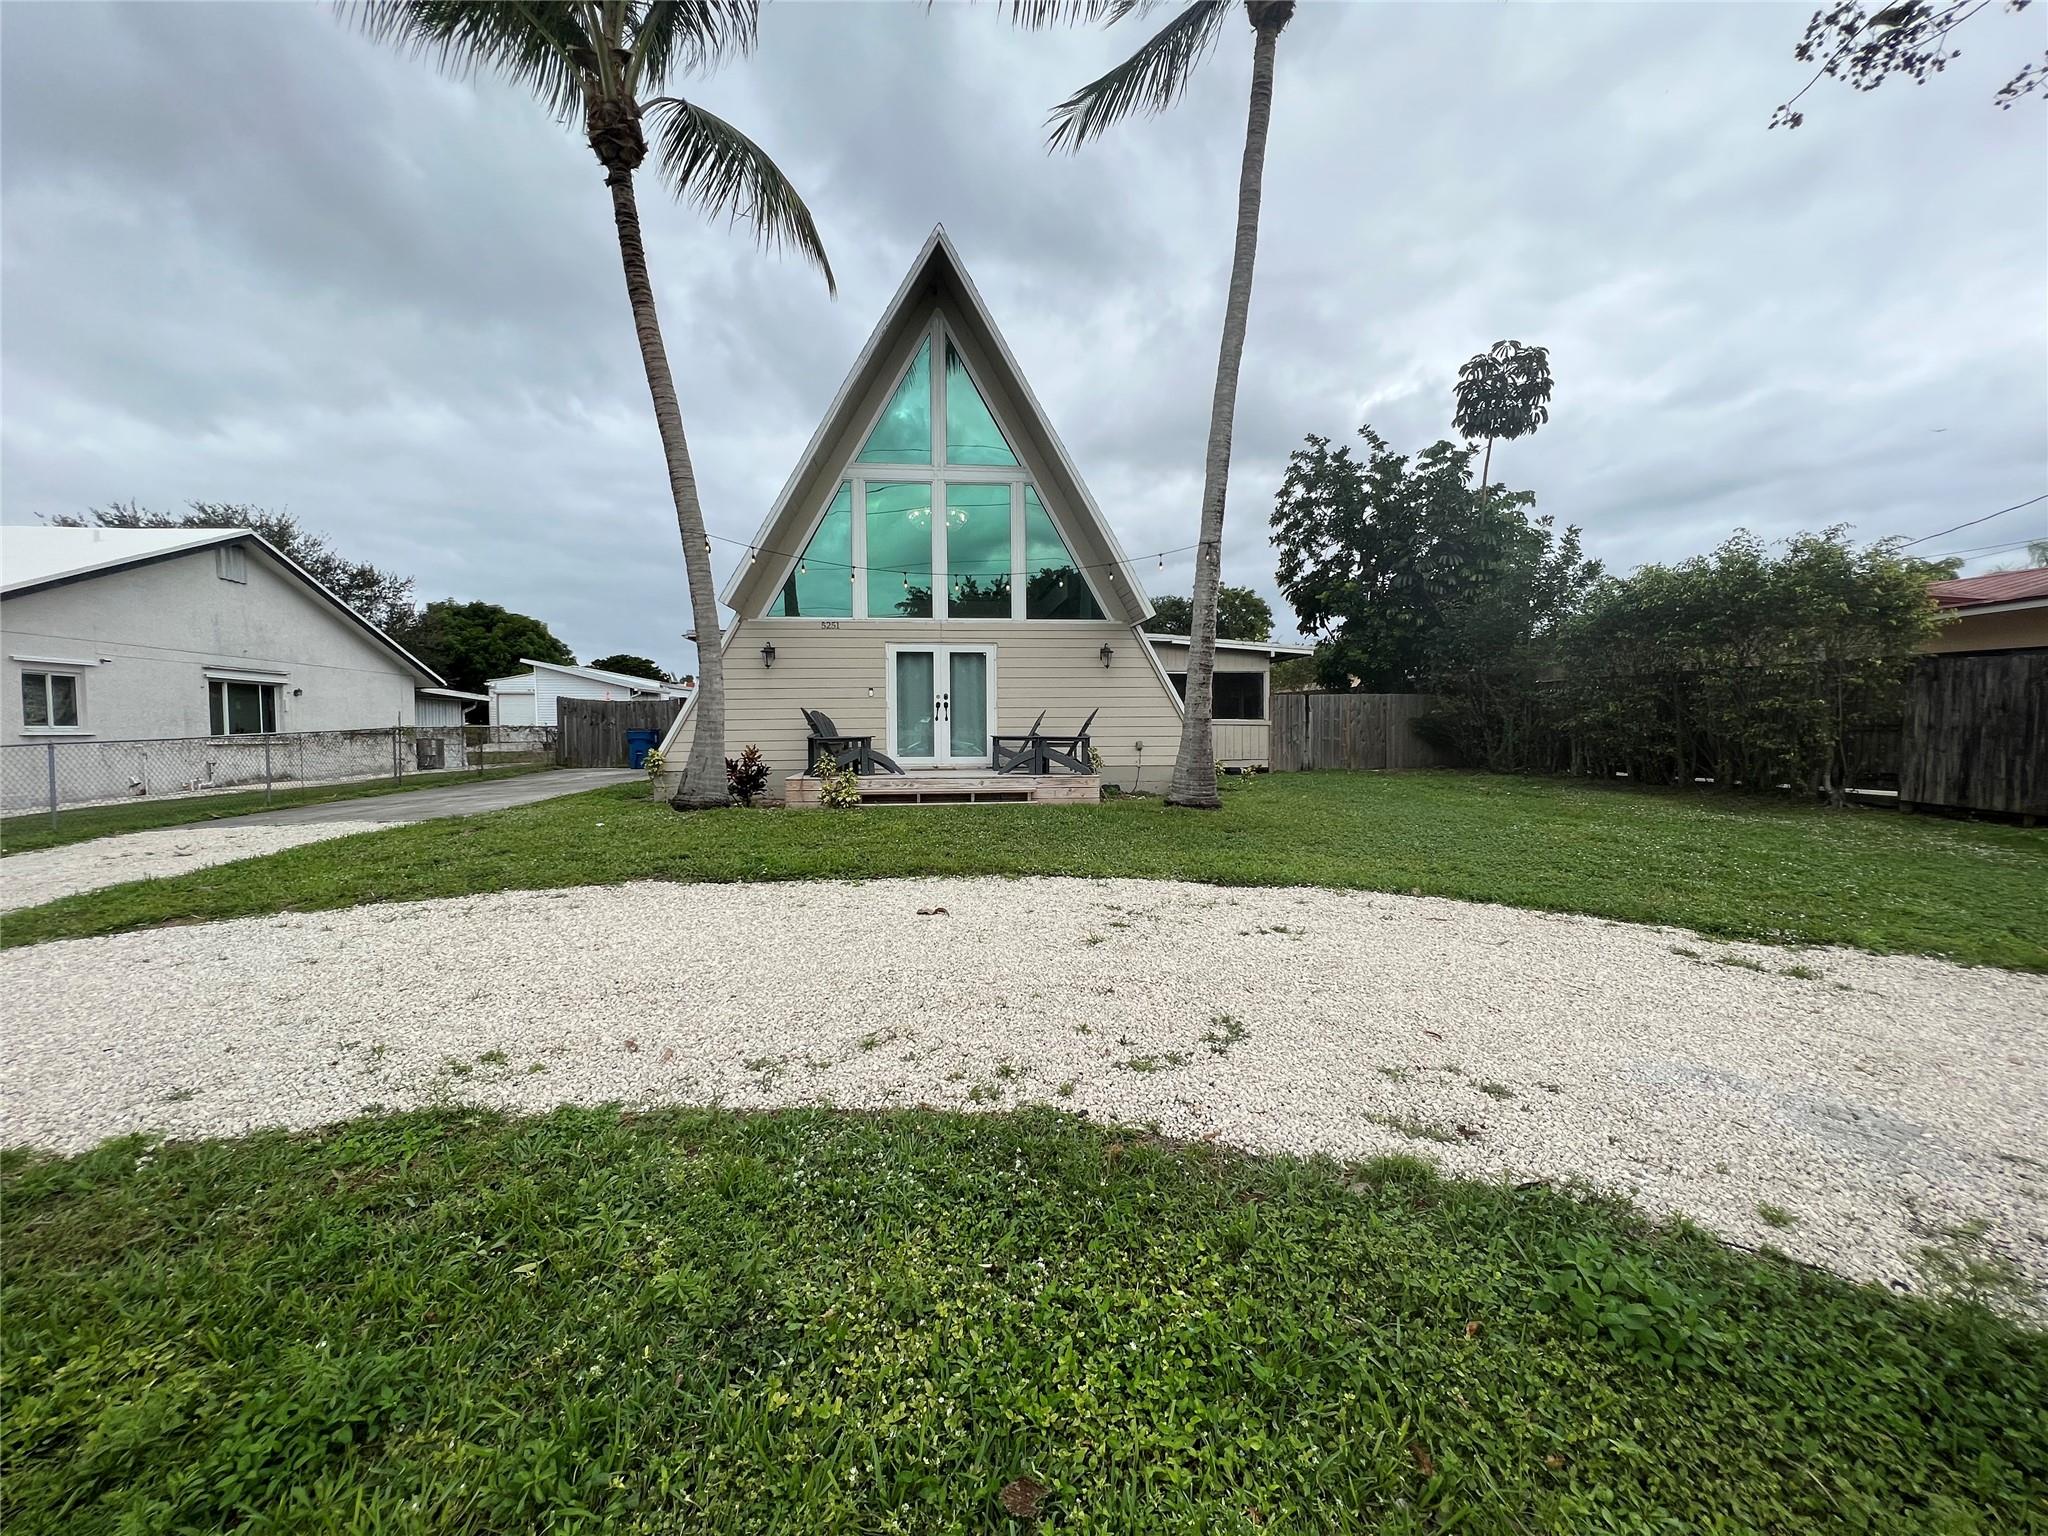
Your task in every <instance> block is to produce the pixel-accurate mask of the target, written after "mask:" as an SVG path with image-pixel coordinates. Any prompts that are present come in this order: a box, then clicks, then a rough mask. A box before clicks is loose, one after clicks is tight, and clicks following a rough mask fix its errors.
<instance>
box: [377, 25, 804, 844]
mask: <svg viewBox="0 0 2048 1536" xmlns="http://www.w3.org/2000/svg"><path fill="white" fill-rule="evenodd" d="M760 10H761V7H760V0H579V3H575V4H558V3H551V0H510V3H486V0H383V3H376V0H373V3H369V4H363V5H359V6H356V7H355V8H354V15H355V17H356V20H357V22H358V23H359V24H360V25H361V26H362V27H363V29H364V30H365V31H366V32H368V33H369V34H370V35H371V36H373V37H377V38H381V39H383V40H385V41H388V42H392V43H395V44H397V45H399V46H400V47H403V48H407V49H410V50H412V51H414V52H417V53H422V54H425V55H428V56H430V57H432V58H433V59H435V60H436V61H437V62H438V63H439V64H440V65H441V67H442V68H444V69H446V70H448V71H450V72H451V73H454V74H458V75H468V74H473V73H475V72H477V71H479V70H490V71H494V72H496V73H498V74H500V75H503V76H505V77H506V78H507V79H509V80H511V81H513V82H514V83H515V84H518V85H523V86H525V87H527V88H528V89H529V90H531V91H532V92H533V93H534V94H535V95H537V96H539V97H540V98H541V100H542V101H543V102H545V103H546V104H547V106H548V107H550V108H551V109H552V110H553V111H554V113H555V115H556V116H557V117H558V118H560V119H561V120H562V121H563V122H565V123H570V124H575V123H580V124H581V125H582V127H583V131H584V134H585V137H586V138H587V140H588V142H589V144H590V148H591V152H592V153H593V154H595V155H596V156H597V162H598V164H599V165H600V166H602V167H603V168H604V182H605V185H606V186H607V187H608V188H610V190H611V199H612V222H613V224H614V225H615V226H616V228H617V230H618V239H619V259H620V261H621V262H622V263H623V265H624V267H625V272H626V297H627V300H628V301H629V302H630V303H631V305H632V309H633V330H634V333H635V334H636V335H637V336H638V338H639V342H640V362H641V365H642V367H643V368H644V369H645V370H646V373H647V392H648V394H649V395H650V396H651V397H652V398H653V402H654V422H655V426H656V428H657V429H658V430H659V432H660V434H661V446H662V451H663V453H664V454H665V455H666V456H667V459H668V484H669V494H670V496H671V497H672V498H673V499H674V501H675V508H676V528H677V531H678V532H679V533H680V534H681V535H682V540H683V568H684V571H685V572H686V574H687V576H688V581H689V592H690V616H691V619H692V620H693V622H694V627H695V629H696V632H697V633H698V634H699V635H700V636H702V637H703V640H702V642H701V643H700V644H699V646H698V648H697V694H696V702H695V703H694V704H693V705H692V706H691V708H692V710H693V711H694V712H695V715H696V721H697V723H696V732H695V736H694V738H693V740H692V741H691V744H690V756H689V760H688V762H687V763H686V764H685V765H684V767H683V774H682V782H681V784H680V786H679V787H678V788H677V790H676V794H675V798H674V799H673V800H672V801H671V802H670V803H671V804H673V805H674V806H675V807H676V808H677V809H678V810H691V809H696V808H698V807H703V806H713V805H724V804H725V803H726V781H725V667H724V664H723V663H722V661H721V660H720V658H719V652H718V635H719V624H718V595H717V592H716V590H715V589H714V588H713V587H712V585H711V541H710V540H709V539H708V538H707V537H706V536H705V532H704V510H703V507H702V505H701V504H700V503H699V501H698V498H697V475H696V471H695V470H694V469H693V468H692V466H691V463H690V444H689V439H688V438H687V437H686V436H685V435H684V432H683V413H682V408H681V406H680V405H678V403H677V400H676V385H675V378H674V376H673V375H672V374H671V373H670V371H669V363H668V349H667V348H666V347H665V346H664V345H663V343H662V336H661V321H660V318H659V316H658V315H657V314H656V312H655V307H654V286H653V284H652V282H651V281H650V280H649V278H648V275H647V251H646V247H645V244H644V243H643V241H642V239H641V234H640V206H639V203H638V201H637V199H636V197H635V195H634V188H633V177H634V173H635V172H637V171H638V170H639V169H640V167H641V166H642V165H643V164H645V163H646V160H647V158H648V156H649V154H652V155H653V156H654V159H655V167H656V171H657V173H658V174H659V176H660V178H661V180H662V181H663V183H664V184H665V185H666V186H667V187H668V189H669V190H670V191H671V192H672V193H674V195H676V196H677V197H681V198H686V199H688V200H689V201H690V202H692V203H694V204H695V205H696V206H697V207H698V208H699V209H701V210H702V211H703V212H704V213H705V214H706V215H707V216H710V217H716V216H718V215H720V214H723V215H726V216H728V217H731V218H740V219H746V220H747V221H749V222H750V223H751V224H752V225H753V228H754V234H755V237H756V239H757V240H758V241H759V242H760V244H761V245H762V246H764V247H766V248H768V249H776V248H779V247H781V246H783V245H785V244H787V245H790V246H793V247H795V249H796V250H797V252H798V253H799V254H801V255H802V256H804V257H806V258H808V259H809V260H810V261H811V262H812V263H814V264H815V265H816V266H817V268H818V270H819V271H820V272H822V273H823V274H824V276H825V284H826V287H827V288H828V289H831V290H832V291H834V292H837V285H836V284H835V283H834V281H833V277H832V267H831V263H830V262H829V261H827V260H826V257H825V245H824V241H823V240H822V239H820V238H819V235H818V228H817V225H816V223H815V222H814V221H813V220H812V218H811V211H810V209H808V208H806V207H805V206H804V201H803V199H802V198H801V197H799V196H798V195H797V192H796V189H795V188H794V187H793V186H791V185H790V183H789V179H788V178H787V177H786V176H784V175H783V174H782V172H781V170H780V169H778V168H777V166H776V164H775V162H774V161H773V160H771V159H770V158H769V157H768V154H767V151H765V150H763V149H762V148H761V146H760V145H758V144H756V143H755V142H754V141H753V140H752V139H750V138H748V137H747V136H746V135H745V134H743V133H741V132H740V131H739V130H738V129H737V128H735V127H733V125H732V124H730V123H728V122H726V121H725V120H724V119H723V118H720V117H717V116H715V115H714V114H712V113H710V112H707V111H706V110H705V109H704V108H703V107H701V106H699V105H697V104H696V103H695V102H692V101H687V100H685V99H684V98H682V97H680V96H673V95H663V94H660V92H661V91H662V90H663V88H664V87H665V86H666V85H667V84H668V83H669V81H670V80H671V79H672V78H673V77H675V76H677V75H680V74H687V73H690V72H692V71H697V70H702V69H706V68H709V67H710V66H712V65H714V64H717V63H719V62H721V61H722V60H725V59H728V58H731V57H733V56H734V55H736V54H743V53H746V52H748V51H750V50H751V49H752V48H753V46H754V41H755V37H756V34H757V28H758V24H759V20H760ZM650 135H651V137H652V141H653V142H652V144H651V145H650V143H649V138H650Z"/></svg>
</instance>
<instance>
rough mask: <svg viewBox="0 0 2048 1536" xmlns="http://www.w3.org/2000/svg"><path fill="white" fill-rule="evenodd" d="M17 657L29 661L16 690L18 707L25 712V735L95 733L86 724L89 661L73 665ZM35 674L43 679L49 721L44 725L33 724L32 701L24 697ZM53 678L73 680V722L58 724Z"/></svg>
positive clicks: (15, 695) (23, 733)
mask: <svg viewBox="0 0 2048 1536" xmlns="http://www.w3.org/2000/svg"><path fill="white" fill-rule="evenodd" d="M17 660H22V661H25V662H27V664H26V665H24V666H23V667H22V669H21V676H20V681H19V682H18V683H17V684H16V687H15V691H14V707H15V708H16V709H18V710H20V711H21V734H22V735H24V736H89V735H91V734H92V731H91V729H90V728H89V727H88V726H87V725H86V723H85V722H86V714H85V672H84V670H83V668H84V666H85V663H83V662H80V663H77V664H75V665H70V664H61V663H56V662H47V661H27V658H17ZM32 677H40V678H41V679H42V680H43V715H44V720H45V723H44V724H42V725H30V724H29V723H28V703H27V700H26V699H25V698H24V697H23V685H25V684H26V683H27V681H28V679H30V678H32ZM53 677H68V678H70V679H71V709H72V714H73V715H74V716H75V718H74V719H73V721H72V723H71V724H69V725H58V724H56V723H55V720H54V718H53V717H54V716H55V714H56V711H55V709H54V708H52V705H53V704H54V703H55V700H54V699H52V697H51V690H50V679H51V678H53Z"/></svg>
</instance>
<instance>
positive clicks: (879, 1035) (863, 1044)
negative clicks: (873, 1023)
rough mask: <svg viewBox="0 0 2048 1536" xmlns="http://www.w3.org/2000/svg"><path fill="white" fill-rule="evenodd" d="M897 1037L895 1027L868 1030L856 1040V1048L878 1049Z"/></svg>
mask: <svg viewBox="0 0 2048 1536" xmlns="http://www.w3.org/2000/svg"><path fill="white" fill-rule="evenodd" d="M895 1038H896V1031H895V1030H893V1029H874V1030H870V1031H868V1033H866V1034H864V1035H862V1036H861V1037H860V1039H858V1040H856V1041H855V1042H854V1049H855V1050H858V1051H863V1052H866V1051H872V1050H878V1049H880V1048H881V1047H882V1046H885V1045H887V1044H889V1043H890V1042H891V1041H892V1040H894V1039H895Z"/></svg>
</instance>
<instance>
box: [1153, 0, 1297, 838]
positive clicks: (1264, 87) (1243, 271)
mask: <svg viewBox="0 0 2048 1536" xmlns="http://www.w3.org/2000/svg"><path fill="white" fill-rule="evenodd" d="M1293 9H1294V8H1293V6H1291V5H1286V6H1281V5H1272V6H1266V7H1263V8H1260V7H1254V8H1252V25H1253V27H1254V28H1255V31H1254V33H1253V37H1254V42H1253V45H1252V96H1251V108H1250V111H1249V113H1248V114H1247V117H1246V120H1245V129H1244V165H1243V167H1242V168H1241V169H1240V170H1239V172H1238V178H1237V249H1236V251H1235V252H1234V254H1233V255H1232V257H1231V261H1230V297H1229V299H1228V301H1227V302H1226V303H1225V305H1224V309H1223V344H1222V347H1221V349H1220V350H1219V352H1218V355H1217V358H1216V393H1215V395H1214V397H1213V398H1212V399H1211V401H1210V403H1209V456H1208V462H1207V464H1206V465H1205V466H1204V467H1203V472H1202V542H1201V544H1200V545H1199V546H1198V547H1197V548H1196V550H1195V601H1194V613H1193V618H1192V622H1191V623H1190V624H1189V625H1188V630H1189V634H1188V691H1187V711H1186V713H1185V715H1184V716H1183V718H1182V720H1181V727H1180V755H1179V756H1178V757H1176V758H1175V759H1174V764H1173V784H1172V786H1171V787H1170V788H1169V789H1168V790H1167V792H1166V803H1167V804H1168V805H1185V806H1193V807H1196V808H1198V809H1201V810H1218V809H1221V807H1222V805H1223V797H1222V796H1221V795H1219V794H1218V793H1217V792H1216V741H1215V736H1214V732H1213V728H1212V726H1211V720H1212V719H1213V717H1214V715H1215V707H1216V688H1215V677H1216V601H1217V590H1218V587H1219V585H1220V583H1221V581H1222V579H1223V501H1224V494H1225V492H1226V491H1227V489H1228V488H1229V484H1230V433H1231V428H1232V426H1233V425H1234V423H1235V419H1236V415H1237V372H1238V365H1239V364H1240V363H1241V362H1242V361H1243V360H1244V334H1245V327H1246V324H1247V322H1248V321H1249V319H1250V317H1251V307H1252V264H1253V262H1254V261H1255V260H1256V259H1257V257H1258V253H1259V199H1260V195H1261V192H1262V190H1263V183H1264V180H1265V174H1266V129H1267V127H1268V125H1269V124H1270V123H1271V122H1272V119H1273V55H1274V52H1275V50H1276V45H1277V44H1278V43H1279V41H1280V29H1281V28H1282V27H1284V26H1286V25H1287V20H1288V17H1289V16H1290V15H1291V14H1292V13H1293Z"/></svg>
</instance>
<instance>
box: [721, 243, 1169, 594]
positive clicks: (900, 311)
mask: <svg viewBox="0 0 2048 1536" xmlns="http://www.w3.org/2000/svg"><path fill="white" fill-rule="evenodd" d="M934 309H937V310H938V311H939V312H940V313H941V314H942V315H943V316H944V317H945V318H946V320H947V322H948V329H949V332H950V333H951V334H952V335H953V336H954V337H955V339H956V340H957V341H958V342H959V343H960V345H961V347H962V350H963V352H964V353H965V354H966V361H967V363H968V364H969V366H970V367H971V368H972V370H973V374H974V378H975V381H976V383H977V384H978V385H979V386H980V388H981V390H982V391H983V392H984V394H986V395H988V396H990V397H992V398H990V399H989V400H988V404H989V406H990V408H991V409H992V410H993V411H994V414H995V418H996V420H997V421H998V422H1000V423H1002V424H1003V425H1004V426H1005V427H1006V428H1007V429H1008V431H1009V433H1010V434H1013V435H1014V436H1015V437H1016V438H1017V439H1018V441H1016V442H1014V443H1012V444H1011V445H1010V446H1011V447H1012V448H1013V449H1014V451H1015V452H1016V454H1017V457H1018V459H1019V460H1020V461H1021V463H1022V465H1023V467H1024V468H1025V469H1026V470H1027V471H1029V473H1030V475H1031V477H1032V479H1033V480H1034V481H1035V482H1036V483H1037V484H1038V486H1039V488H1040V494H1041V495H1042V496H1044V497H1046V498H1047V499H1048V500H1049V501H1050V502H1051V503H1052V505H1053V507H1054V509H1055V511H1056V512H1057V514H1058V515H1059V517H1060V521H1061V524H1062V526H1063V528H1064V530H1065V532H1066V533H1067V534H1068V535H1069V536H1070V538H1071V539H1072V541H1073V543H1074V544H1075V545H1076V546H1077V547H1076V548H1075V549H1074V550H1073V557H1074V559H1075V560H1076V561H1078V562H1079V563H1080V564H1081V565H1082V566H1083V567H1084V568H1087V569H1090V570H1093V571H1095V572H1097V573H1098V575H1099V576H1102V577H1107V576H1110V575H1111V574H1112V573H1114V576H1115V579H1114V580H1095V581H1092V582H1091V583H1090V584H1091V585H1092V586H1093V587H1094V589H1095V592H1096V594H1097V596H1098V598H1099V600H1100V601H1101V602H1102V603H1103V605H1104V612H1105V613H1106V614H1107V615H1108V617H1110V618H1112V619H1115V620H1117V621H1119V622H1122V623H1128V624H1140V623H1143V622H1144V621H1145V620H1146V619H1148V618H1150V617H1151V616H1152V604H1151V602H1150V600H1148V599H1147V598H1146V596H1145V589H1144V585H1143V583H1142V582H1140V581H1138V580H1137V579H1136V578H1135V575H1134V573H1133V571H1132V569H1131V563H1130V558H1129V557H1128V556H1127V555H1125V553H1124V551H1123V548H1122V546H1121V545H1119V544H1118V543H1117V538H1116V533H1115V531H1114V530H1113V529H1112V528H1111V527H1110V526H1109V524H1108V523H1107V522H1106V521H1105V520H1104V518H1103V516H1102V511H1101V509H1100V508H1099V507H1097V506H1096V504H1095V498H1094V497H1093V496H1091V495H1090V494H1089V492H1088V487H1087V485H1086V483H1085V482H1084V481H1083V480H1082V479H1081V472H1080V471H1079V470H1078V469H1076V468H1075V467H1074V461H1073V460H1072V458H1071V457H1069V456H1068V453H1067V450H1066V447H1065V445H1064V444H1062V443H1061V442H1060V439H1059V434H1058V433H1057V432H1055V431H1054V430H1053V427H1052V423H1051V421H1050V420H1048V419H1047V417H1046V414H1045V410H1044V408H1043V407H1042V406H1040V405H1039V403H1038V397H1037V396H1036V395H1034V394H1032V392H1031V386H1030V384H1029V383H1028V382H1026V380H1025V378H1024V374H1023V371H1022V370H1021V369H1019V368H1018V366H1017V359H1016V358H1015V356H1013V355H1012V354H1011V352H1010V347H1009V343H1008V342H1006V341H1004V340H1003V334H1002V332H1001V331H1000V330H998V329H997V328H996V323H995V320H994V318H993V317H992V316H991V315H990V314H989V312H988V306H987V305H986V304H985V303H983V302H982V297H981V294H980V293H979V292H978V291H977V290H976V288H975V286H974V280H973V279H972V278H970V277H969V276H968V275H967V268H966V267H965V266H964V265H963V264H962V263H961V260H960V253H959V252H958V251H957V250H955V249H954V246H953V242H952V240H951V239H950V238H949V237H948V236H947V234H946V230H945V226H943V225H935V226H933V229H932V232H931V235H930V237H929V238H928V239H927V240H926V241H925V243H924V245H923V247H922V249H920V250H919V251H918V253H917V258H916V259H915V260H914V261H912V262H911V264H910V270H909V271H908V272H906V273H905V274H904V276H903V281H902V283H901V284H899V285H898V286H897V289H896V294H895V297H893V298H892V299H890V300H889V305H888V307H887V308H886V309H885V310H883V312H882V318H881V319H880V320H879V321H878V322H877V323H876V325H875V328H874V331H873V332H872V333H871V334H870V335H869V337H868V339H867V343H866V345H864V346H863V347H862V348H861V350H860V353H859V355H858V356H857V357H855V359H854V362H853V367H852V369H851V371H849V372H848V374H847V375H846V379H845V382H844V383H842V384H841V385H840V386H839V392H838V394H836V395H834V396H833V398H832V404H831V405H830V407H828V408H827V410H826V412H825V418H824V420H822V421H820V422H819V423H818V429H817V431H815V432H813V433H812V434H811V440H810V442H809V443H808V444H807V445H806V446H805V448H804V451H803V453H802V455H801V456H799V458H798V459H797V462H796V467H795V468H794V469H792V470H791V471H790V475H789V479H788V480H787V481H786V482H784V484H783V487H782V492H781V494H780V495H779V496H777V497H776V498H775V504H774V506H773V507H771V508H770V509H769V512H768V515H767V517H766V518H764V519H763V520H762V523H761V526H760V527H759V528H758V529H756V530H755V532H754V537H753V539H752V540H751V546H752V548H753V549H757V550H761V551H764V552H766V551H780V552H784V553H788V552H791V551H794V550H797V549H799V548H800V547H801V546H802V544H803V541H804V534H805V530H806V528H807V527H808V525H809V523H810V521H811V520H812V518H813V517H814V516H815V515H816V513H817V512H818V510H819V508H820V507H822V506H823V505H824V504H825V503H826V501H828V500H829V499H830V496H831V490H832V488H833V487H836V486H837V484H838V482H839V480H840V478H841V477H842V475H843V472H844V469H845V466H846V464H847V463H848V461H850V460H851V459H852V458H853V457H854V456H855V454H856V453H858V451H859V448H860V443H859V442H858V441H855V440H854V439H855V435H856V434H857V433H863V429H864V428H865V427H866V426H867V424H868V423H869V422H870V421H871V420H872V419H873V418H874V417H875V416H876V415H877V413H878V412H879V411H880V410H881V408H882V406H883V404H884V403H885V401H886V399H887V397H888V395H889V394H890V393H892V392H893V390H894V388H895V385H896V383H897V374H898V373H899V372H900V371H901V364H902V363H903V361H904V358H905V356H906V355H907V353H908V350H909V347H910V344H911V339H912V337H913V335H914V334H915V333H917V332H919V331H921V330H922V329H923V327H924V325H925V324H926V322H927V321H928V320H929V319H930V316H931V314H932V311H933V310H934ZM785 564H786V561H785V560H783V559H781V558H775V559H769V558H763V559H760V560H758V561H756V560H744V561H742V562H741V563H740V565H739V566H738V568H737V569H735V570H734V571H733V573H732V575H731V576H730V577H729V578H728V579H727V581H726V583H725V587H724V589H723V590H722V591H721V592H720V593H719V599H720V601H722V602H723V603H724V604H725V605H726V606H727V607H728V608H731V609H732V610H733V611H734V612H735V613H737V614H739V616H740V617H741V618H751V617H753V616H754V615H755V614H757V613H759V612H760V611H761V609H762V608H763V607H764V606H765V605H766V603H767V601H768V600H769V598H770V597H772V596H773V594H774V592H775V590H776V587H777V586H778V584H779V583H780V582H781V580H782V578H783V574H784V566H785Z"/></svg>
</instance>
